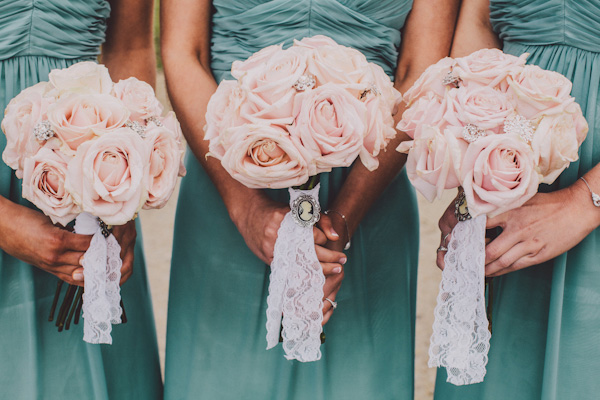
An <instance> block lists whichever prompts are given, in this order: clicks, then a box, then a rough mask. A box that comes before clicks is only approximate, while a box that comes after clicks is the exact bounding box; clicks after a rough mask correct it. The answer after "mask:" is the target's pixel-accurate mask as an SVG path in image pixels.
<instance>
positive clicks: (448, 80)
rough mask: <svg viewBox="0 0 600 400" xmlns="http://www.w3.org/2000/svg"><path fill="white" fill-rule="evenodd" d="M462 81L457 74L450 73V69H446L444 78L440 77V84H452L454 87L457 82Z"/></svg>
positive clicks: (456, 85)
mask: <svg viewBox="0 0 600 400" xmlns="http://www.w3.org/2000/svg"><path fill="white" fill-rule="evenodd" d="M460 82H462V79H460V78H459V77H458V76H456V75H452V71H448V73H447V74H446V76H444V79H442V84H443V85H452V86H454V87H456V88H457V87H458V84H459V83H460Z"/></svg>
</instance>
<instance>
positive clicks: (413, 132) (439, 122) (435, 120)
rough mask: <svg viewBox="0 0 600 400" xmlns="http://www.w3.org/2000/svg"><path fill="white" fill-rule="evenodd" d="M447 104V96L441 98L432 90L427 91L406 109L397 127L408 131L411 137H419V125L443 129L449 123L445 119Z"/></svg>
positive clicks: (405, 131)
mask: <svg viewBox="0 0 600 400" xmlns="http://www.w3.org/2000/svg"><path fill="white" fill-rule="evenodd" d="M446 104H447V101H446V99H445V98H439V97H438V96H436V95H435V94H434V93H432V92H430V93H427V94H426V95H424V96H421V97H419V98H418V99H417V100H416V101H414V102H413V103H412V104H411V106H410V107H408V108H407V109H406V110H404V114H402V119H401V120H400V122H399V123H398V125H397V126H396V128H397V129H398V130H400V131H402V132H404V133H406V134H407V135H408V136H410V138H411V139H418V138H419V137H418V136H419V135H418V134H417V132H418V131H420V130H419V127H421V126H423V125H430V126H433V127H438V128H440V129H441V130H443V128H444V126H445V125H446V124H447V123H446V121H445V120H444V113H445V112H446Z"/></svg>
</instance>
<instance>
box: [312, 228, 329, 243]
mask: <svg viewBox="0 0 600 400" xmlns="http://www.w3.org/2000/svg"><path fill="white" fill-rule="evenodd" d="M313 239H314V240H315V244H318V245H321V246H323V245H324V244H325V243H327V236H325V234H324V233H323V231H322V230H320V229H319V228H317V227H316V226H313Z"/></svg>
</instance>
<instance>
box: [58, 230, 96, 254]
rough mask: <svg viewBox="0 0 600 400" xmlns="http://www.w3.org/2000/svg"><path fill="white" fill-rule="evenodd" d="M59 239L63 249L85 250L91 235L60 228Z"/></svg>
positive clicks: (90, 240) (88, 245)
mask: <svg viewBox="0 0 600 400" xmlns="http://www.w3.org/2000/svg"><path fill="white" fill-rule="evenodd" d="M61 232H62V234H60V235H58V236H60V238H59V240H60V241H61V245H62V248H63V249H66V250H72V251H77V252H84V253H85V252H86V251H87V249H88V248H89V247H90V243H91V242H92V235H80V234H77V233H72V232H68V231H65V230H63V229H61Z"/></svg>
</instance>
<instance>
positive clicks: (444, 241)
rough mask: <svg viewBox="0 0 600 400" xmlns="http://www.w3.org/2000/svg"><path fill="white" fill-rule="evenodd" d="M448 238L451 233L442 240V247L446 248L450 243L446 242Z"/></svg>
mask: <svg viewBox="0 0 600 400" xmlns="http://www.w3.org/2000/svg"><path fill="white" fill-rule="evenodd" d="M448 236H450V234H449V233H447V234H446V236H444V239H442V243H444V244H443V245H442V246H444V247H446V245H447V244H448V243H446V240H448ZM446 250H448V249H446Z"/></svg>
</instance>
